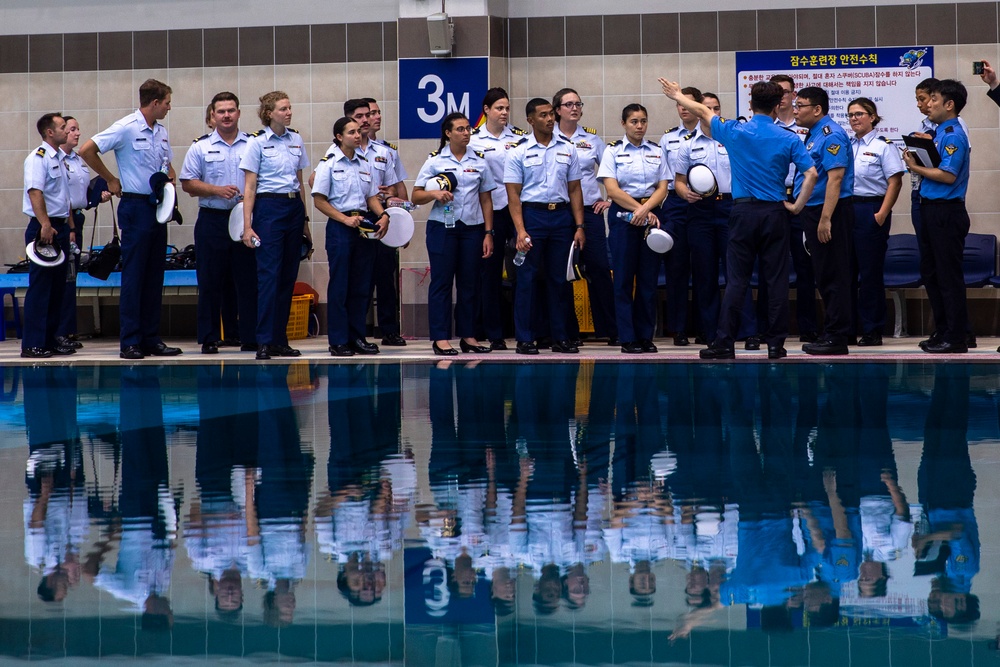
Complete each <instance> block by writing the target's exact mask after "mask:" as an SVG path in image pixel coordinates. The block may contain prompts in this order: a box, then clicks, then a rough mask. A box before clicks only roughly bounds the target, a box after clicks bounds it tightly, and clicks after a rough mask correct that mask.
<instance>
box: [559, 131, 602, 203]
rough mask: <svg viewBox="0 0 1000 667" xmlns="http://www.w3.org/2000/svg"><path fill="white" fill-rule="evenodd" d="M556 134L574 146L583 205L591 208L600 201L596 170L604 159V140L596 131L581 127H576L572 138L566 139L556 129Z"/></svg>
mask: <svg viewBox="0 0 1000 667" xmlns="http://www.w3.org/2000/svg"><path fill="white" fill-rule="evenodd" d="M556 134H557V136H559V137H560V138H562V139H565V140H566V141H568V142H570V143H571V144H573V145H574V146H576V153H577V156H578V157H579V158H580V170H581V171H582V172H583V178H581V179H580V186H581V187H582V188H583V205H584V206H593V205H594V204H596V203H597V202H598V201H599V200H600V199H602V196H601V188H600V186H599V185H598V184H597V168H598V167H599V166H600V165H601V158H602V157H604V140H603V139H601V138H600V137H599V136H597V130H595V129H593V128H589V127H584V126H583V125H577V126H576V132H574V133H573V136H572V137H567V136H566V135H565V134H563V133H562V132H560V131H559V129H558V128H556Z"/></svg>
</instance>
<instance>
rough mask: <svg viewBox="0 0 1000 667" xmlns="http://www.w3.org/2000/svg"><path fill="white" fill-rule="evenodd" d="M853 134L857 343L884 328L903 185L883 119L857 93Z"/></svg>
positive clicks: (872, 339) (877, 341)
mask: <svg viewBox="0 0 1000 667" xmlns="http://www.w3.org/2000/svg"><path fill="white" fill-rule="evenodd" d="M847 119H848V120H849V121H850V123H851V130H853V131H854V136H853V137H851V149H852V150H853V151H854V253H853V258H852V262H851V263H852V264H853V267H852V270H851V275H852V276H854V280H853V281H852V282H853V283H854V284H853V285H852V286H851V287H852V289H851V294H852V296H853V297H854V299H853V300H854V302H855V303H854V308H855V313H856V320H857V324H856V330H855V331H854V332H853V333H855V334H860V337H859V338H858V345H860V346H863V347H871V346H876V345H881V344H882V330H883V328H885V279H884V277H883V270H884V269H885V253H886V250H887V249H888V247H889V228H890V227H891V225H892V207H893V206H894V205H895V203H896V199H897V198H898V197H899V192H900V190H901V189H902V187H903V172H904V171H906V169H905V168H904V167H903V160H902V158H901V157H900V155H899V149H897V148H896V146H895V145H894V144H893V143H892V142H891V141H890V140H889V139H886V138H885V137H882V136H878V133H877V132H876V131H875V126H876V125H878V124H879V121H881V120H882V119H881V118H880V117H879V115H878V109H877V108H876V106H875V103H874V102H872V101H871V100H870V99H868V98H867V97H859V98H858V99H856V100H852V101H851V103H850V104H848V105H847Z"/></svg>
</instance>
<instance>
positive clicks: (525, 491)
mask: <svg viewBox="0 0 1000 667" xmlns="http://www.w3.org/2000/svg"><path fill="white" fill-rule="evenodd" d="M996 371H997V369H996V368H995V367H992V366H987V365H977V366H969V365H953V364H939V365H932V364H927V365H909V366H908V365H904V364H867V365H866V364H832V365H822V364H799V365H784V364H782V365H769V364H725V365H687V364H636V363H621V364H594V363H584V364H516V365H504V364H487V363H481V364H476V363H468V364H466V363H448V362H445V363H441V364H437V365H422V364H414V365H406V366H401V365H395V364H368V365H365V364H339V365H329V366H316V365H314V366H310V365H308V364H305V363H302V364H293V365H291V366H278V365H271V366H258V365H215V366H167V367H154V366H145V365H140V366H135V367H79V368H73V367H65V366H37V367H20V368H5V369H3V377H4V387H3V394H2V398H0V421H2V423H3V425H4V430H5V435H4V436H3V441H2V447H0V455H4V456H6V458H7V459H8V460H7V461H6V463H8V465H6V466H3V467H2V469H0V473H2V472H4V471H6V472H7V474H8V475H10V474H11V473H12V472H14V471H18V470H19V469H20V466H22V465H23V466H24V470H25V473H24V480H25V485H26V488H25V491H23V492H22V491H21V490H20V488H19V485H18V484H8V485H6V486H5V487H4V488H5V491H3V494H4V496H3V498H4V500H6V501H7V504H6V505H5V506H8V507H10V506H12V505H13V504H14V503H20V504H21V505H22V507H23V510H22V516H21V518H20V519H18V518H17V517H16V516H14V515H13V513H10V514H11V516H8V517H4V516H2V515H0V530H3V531H4V532H3V533H0V534H2V535H4V536H5V541H4V542H3V543H4V544H5V546H6V548H7V549H8V551H11V550H18V551H19V550H20V549H21V547H22V536H23V553H24V566H23V568H24V571H23V574H19V573H18V568H17V567H16V566H15V565H14V561H12V560H10V561H9V562H10V565H9V566H8V573H7V577H5V579H4V581H6V582H8V583H6V584H0V595H2V596H3V598H4V608H5V609H6V610H7V611H6V612H4V614H3V615H2V617H0V633H2V635H0V636H3V637H5V641H4V642H2V643H0V646H2V649H3V652H4V655H6V656H7V657H12V658H28V657H56V656H78V657H107V656H123V655H124V656H138V655H149V656H161V655H168V654H169V655H182V656H188V657H198V656H205V657H206V658H207V657H208V656H230V657H242V658H249V659H276V658H277V657H282V658H286V657H287V658H289V659H306V660H321V661H334V660H346V659H353V660H356V661H362V662H378V663H384V664H414V665H416V664H429V663H432V662H435V663H437V662H448V663H450V664H504V665H506V664H554V663H565V662H573V661H575V662H579V663H582V664H629V663H632V662H637V661H641V662H648V661H654V662H669V661H690V662H698V663H702V664H748V663H760V662H763V661H766V660H767V659H768V658H767V656H768V655H774V651H776V650H777V651H781V652H782V654H783V655H787V656H790V657H789V659H790V660H791V662H793V663H795V664H842V662H843V661H842V660H841V658H842V656H843V655H852V656H855V657H856V658H857V659H859V661H860V662H865V663H868V662H870V663H872V664H887V663H888V662H889V661H890V660H892V659H906V660H909V659H911V658H912V659H913V660H915V661H916V664H924V663H926V662H927V656H928V650H930V655H931V656H932V657H938V656H940V657H939V660H942V661H945V662H948V661H949V660H953V659H954V660H958V659H960V660H961V661H962V662H967V661H968V659H969V655H970V653H969V651H970V650H971V651H972V653H973V655H975V654H977V653H983V654H988V653H990V652H991V651H993V649H990V648H989V645H988V643H987V641H986V639H987V638H988V637H992V636H994V635H995V634H996V633H994V632H993V631H992V626H993V624H994V623H995V621H996V619H997V618H1000V613H998V611H997V609H998V608H1000V604H998V602H1000V591H996V590H995V585H993V584H992V582H991V581H990V580H989V578H986V579H985V581H986V582H987V583H986V584H984V583H982V582H983V580H984V579H983V577H981V576H980V577H977V575H978V574H979V572H980V569H981V566H980V553H981V552H982V547H981V544H980V528H979V525H978V522H977V519H976V516H977V510H978V511H979V514H980V515H982V513H983V512H984V511H985V512H987V513H990V512H995V510H996V509H997V502H996V499H995V498H994V496H993V494H992V492H990V493H986V494H983V493H981V494H980V495H981V497H979V498H977V497H976V495H975V492H976V490H977V473H978V475H979V476H980V477H982V476H984V475H985V476H986V481H984V484H983V485H982V486H980V487H979V488H981V489H982V488H987V489H992V488H996V484H989V483H988V481H994V482H996V481H1000V480H995V479H993V478H995V477H997V475H998V473H997V472H996V470H995V466H992V465H990V464H991V463H992V462H994V461H996V460H997V459H998V455H997V453H996V449H995V446H994V445H995V444H996V442H997V440H998V430H1000V424H998V422H997V417H996V415H997V407H996V402H995V398H994V397H995V395H996V393H997V390H998V389H1000V387H998V386H997V385H998V383H997V379H996V378H997V377H998V374H997V372H996ZM986 415H989V417H988V418H987V417H986ZM970 440H971V441H972V442H973V445H972V446H970ZM324 460H325V462H326V476H325V479H324V478H323V473H322V467H320V468H319V470H317V462H318V463H319V464H320V465H322V463H323V461H324ZM19 474H20V473H18V475H19ZM984 533H985V534H986V535H988V536H989V538H988V540H989V539H993V535H994V530H993V527H992V526H984ZM23 580H27V581H28V582H29V583H30V591H31V594H30V595H28V596H25V594H24V586H23V585H22V584H19V583H16V582H18V581H23ZM980 597H982V598H983V602H982V604H981V603H980ZM814 633H818V634H816V636H817V637H822V638H823V639H822V641H823V642H825V644H824V645H825V646H826V647H827V648H828V649H829V651H827V650H824V651H823V653H822V655H820V654H818V653H817V652H815V651H811V650H810V649H809V642H806V643H805V644H804V643H803V642H802V641H801V639H800V638H801V637H803V636H807V637H809V636H812V635H813V634H814ZM164 637H165V638H166V640H162V639H158V638H164ZM890 637H891V639H890ZM980 637H981V638H982V639H983V640H982V641H975V642H973V644H972V645H971V646H972V648H971V649H970V647H969V645H968V643H967V642H968V640H969V639H975V638H980ZM810 641H812V640H810ZM928 647H930V649H928ZM845 652H846V653H845ZM834 655H836V656H839V657H838V658H837V660H833V661H831V660H832V656H834ZM404 656H405V657H404ZM959 656H961V657H960V658H959ZM986 657H987V656H986V655H984V658H983V659H986Z"/></svg>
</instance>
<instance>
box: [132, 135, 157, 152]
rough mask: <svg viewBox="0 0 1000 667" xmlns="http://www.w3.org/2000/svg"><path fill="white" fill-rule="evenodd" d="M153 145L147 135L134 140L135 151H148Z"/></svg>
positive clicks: (133, 148) (133, 147)
mask: <svg viewBox="0 0 1000 667" xmlns="http://www.w3.org/2000/svg"><path fill="white" fill-rule="evenodd" d="M150 148H152V146H150V143H149V139H147V138H146V137H136V138H135V139H133V140H132V150H134V151H148V150H149V149H150Z"/></svg>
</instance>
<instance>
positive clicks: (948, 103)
mask: <svg viewBox="0 0 1000 667" xmlns="http://www.w3.org/2000/svg"><path fill="white" fill-rule="evenodd" d="M967 99H968V92H967V91H966V89H965V86H964V85H962V83H960V82H958V81H955V80H954V79H945V80H942V81H939V82H938V84H937V85H936V86H935V87H934V88H933V90H932V91H931V99H930V101H929V103H928V113H927V118H928V119H929V120H930V121H931V122H933V123H937V124H938V127H937V131H936V133H935V135H934V147H935V149H936V150H937V153H938V156H939V157H940V162H939V163H937V164H934V163H933V162H932V163H931V166H928V165H926V164H921V163H920V162H918V160H917V154H916V152H914V150H913V149H911V148H910V147H909V146H910V141H907V150H906V151H904V152H903V162H904V163H905V164H906V167H907V168H908V169H909V170H910V171H911V172H912V173H914V174H916V175H918V176H920V177H921V178H922V180H921V183H920V212H921V216H922V218H923V224H922V225H921V226H920V231H919V233H918V235H917V243H918V245H919V247H920V275H921V277H922V278H923V281H924V286H925V287H926V288H927V298H928V300H929V301H930V303H931V310H932V311H933V314H934V325H935V326H934V328H935V332H936V333H937V335H938V336H939V338H938V340H931V341H929V342H928V344H927V345H926V347H924V348H923V349H924V351H925V352H929V353H931V354H947V353H964V352H968V351H969V347H968V344H967V342H966V325H967V322H968V309H967V306H966V300H965V278H964V274H963V272H962V253H963V250H964V248H965V237H966V235H968V233H969V214H968V212H967V211H966V208H965V195H966V191H967V190H968V186H969V138H968V136H967V135H966V133H965V130H964V129H963V128H962V125H961V124H960V123H959V118H958V116H959V114H960V113H961V112H962V109H963V108H964V107H965V103H966V100H967ZM930 157H931V159H933V156H930Z"/></svg>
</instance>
